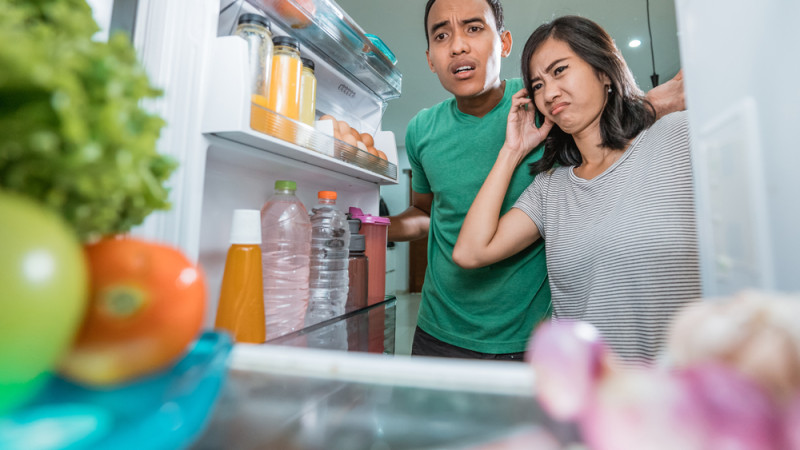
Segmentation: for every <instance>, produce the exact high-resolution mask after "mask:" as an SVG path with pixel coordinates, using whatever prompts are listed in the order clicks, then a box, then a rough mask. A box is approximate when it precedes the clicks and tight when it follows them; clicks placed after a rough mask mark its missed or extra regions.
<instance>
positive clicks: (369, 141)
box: [361, 133, 375, 147]
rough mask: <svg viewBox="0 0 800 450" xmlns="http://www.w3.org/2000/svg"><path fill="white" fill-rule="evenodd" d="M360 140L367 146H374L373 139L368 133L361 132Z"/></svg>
mask: <svg viewBox="0 0 800 450" xmlns="http://www.w3.org/2000/svg"><path fill="white" fill-rule="evenodd" d="M361 142H363V143H364V144H366V145H367V147H374V146H375V140H374V139H372V135H371V134H369V133H361Z"/></svg>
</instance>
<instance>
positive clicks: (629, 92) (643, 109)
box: [522, 16, 656, 174]
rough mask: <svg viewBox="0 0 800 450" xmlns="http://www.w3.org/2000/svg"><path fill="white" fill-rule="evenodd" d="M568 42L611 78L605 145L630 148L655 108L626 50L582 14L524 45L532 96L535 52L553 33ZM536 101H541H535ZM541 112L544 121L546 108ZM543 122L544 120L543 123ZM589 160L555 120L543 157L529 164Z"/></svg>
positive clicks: (549, 26)
mask: <svg viewBox="0 0 800 450" xmlns="http://www.w3.org/2000/svg"><path fill="white" fill-rule="evenodd" d="M551 37H552V38H553V39H557V40H559V41H562V42H566V43H567V44H568V45H569V46H570V48H571V49H572V51H573V52H575V54H577V55H578V56H579V57H580V58H581V59H582V60H584V61H586V62H587V63H588V64H589V65H590V66H592V67H593V68H594V70H595V72H596V73H597V74H598V76H599V75H600V74H603V73H604V74H606V75H607V76H608V78H609V79H610V80H611V89H612V92H611V93H609V94H608V101H607V102H606V106H605V108H604V109H603V113H602V115H601V116H600V136H601V138H602V144H601V145H602V146H603V147H607V148H611V149H615V150H624V149H625V146H626V144H627V143H628V141H630V140H631V139H633V138H634V137H636V135H638V134H639V133H640V132H641V131H642V130H644V129H645V128H647V127H649V126H650V125H652V124H653V122H655V117H656V116H655V110H654V109H653V106H652V105H651V104H650V102H648V101H647V100H645V99H644V93H642V91H641V89H639V87H638V86H637V85H636V82H635V81H634V79H633V74H632V73H631V71H630V69H629V68H628V65H627V64H626V63H625V60H624V59H623V58H622V53H620V51H619V49H617V47H616V45H614V40H613V39H611V36H609V35H608V33H606V31H605V30H603V28H601V27H600V25H597V24H596V23H594V22H592V21H591V20H589V19H585V18H583V17H578V16H563V17H559V18H557V19H555V20H553V21H551V22H549V23H546V24H544V25H542V26H540V27H539V28H537V29H536V30H535V31H534V32H533V34H531V37H529V38H528V42H526V43H525V48H524V49H523V50H522V79H523V80H524V83H525V88H526V89H527V90H528V94H529V96H530V98H533V92H532V90H531V82H530V80H531V69H530V61H531V58H533V54H534V52H536V50H537V49H538V48H539V46H541V45H542V43H544V42H545V41H546V40H547V39H549V38H551ZM534 106H535V105H534ZM536 116H537V118H538V119H539V120H540V121H541V122H544V116H543V115H542V113H541V111H539V110H538V108H537V109H536ZM541 122H540V123H541ZM582 162H583V158H581V153H580V151H578V146H577V145H575V140H574V139H573V138H572V136H571V135H569V134H567V133H565V132H564V131H562V130H561V128H559V127H558V125H553V128H552V130H550V134H549V135H548V136H547V140H546V141H545V144H544V154H543V155H542V158H541V159H540V160H539V161H536V162H534V163H531V164H530V165H529V167H530V171H531V174H536V173H539V172H543V171H545V170H549V169H550V168H551V167H553V165H554V164H559V165H563V166H579V165H580V164H581V163H582Z"/></svg>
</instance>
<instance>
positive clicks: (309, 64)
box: [300, 58, 314, 71]
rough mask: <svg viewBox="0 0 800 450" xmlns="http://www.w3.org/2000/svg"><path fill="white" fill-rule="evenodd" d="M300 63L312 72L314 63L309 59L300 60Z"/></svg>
mask: <svg viewBox="0 0 800 450" xmlns="http://www.w3.org/2000/svg"><path fill="white" fill-rule="evenodd" d="M300 61H302V62H303V66H305V67H308V68H309V69H311V70H312V71H313V70H314V61H312V60H311V59H310V58H300Z"/></svg>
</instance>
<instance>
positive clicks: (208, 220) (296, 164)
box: [115, 0, 401, 326]
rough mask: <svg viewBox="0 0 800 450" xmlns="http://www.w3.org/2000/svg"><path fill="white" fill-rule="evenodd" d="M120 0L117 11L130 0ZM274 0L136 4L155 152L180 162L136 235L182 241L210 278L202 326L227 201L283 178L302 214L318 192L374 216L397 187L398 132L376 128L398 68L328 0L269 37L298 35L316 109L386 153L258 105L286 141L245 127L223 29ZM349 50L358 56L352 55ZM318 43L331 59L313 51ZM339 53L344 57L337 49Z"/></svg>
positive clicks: (213, 289)
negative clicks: (306, 18) (157, 132)
mask: <svg viewBox="0 0 800 450" xmlns="http://www.w3.org/2000/svg"><path fill="white" fill-rule="evenodd" d="M117 3H118V4H120V5H119V7H122V4H124V3H126V2H117ZM270 3H271V2H270V1H260V0H251V1H244V0H236V1H233V2H228V1H222V2H220V1H219V0H168V1H155V0H139V1H138V3H137V4H136V16H135V17H136V19H135V22H134V28H133V39H134V45H135V47H136V48H137V51H138V52H139V55H140V58H141V59H142V61H143V64H144V66H145V68H146V70H147V71H148V73H149V74H150V77H151V80H152V82H153V83H154V84H155V85H157V86H160V87H161V88H162V89H163V90H164V96H163V97H162V98H160V99H159V100H157V101H155V102H153V104H151V105H149V106H150V107H151V108H152V110H154V111H155V112H157V113H158V114H160V115H161V116H162V117H164V118H165V119H166V121H167V126H166V127H165V128H164V130H163V131H162V135H161V138H160V141H159V143H158V145H159V149H160V151H162V152H164V153H166V154H169V155H171V156H172V157H174V158H175V159H176V160H178V161H179V163H180V167H179V169H178V170H177V171H176V173H175V174H174V175H173V178H172V179H171V180H170V183H169V187H170V189H171V202H172V209H171V210H170V211H168V212H164V213H157V214H153V215H151V216H150V217H149V218H148V220H147V221H146V222H145V223H144V224H143V225H142V226H141V227H139V228H138V229H137V230H136V231H135V234H138V235H140V236H144V237H147V238H151V239H156V240H159V241H162V242H167V243H171V244H173V245H177V246H178V247H180V248H181V249H183V250H184V252H186V253H187V255H188V256H189V257H190V258H191V259H193V260H197V261H199V263H200V265H201V266H202V268H203V270H204V271H205V274H206V277H207V282H208V299H209V301H208V310H207V314H206V325H208V326H211V325H213V317H214V312H215V311H216V302H217V297H218V295H219V288H220V283H221V279H222V272H223V269H224V263H225V256H226V252H227V249H228V246H229V243H228V238H229V232H230V222H231V218H232V214H233V210H234V209H238V208H247V209H260V208H261V206H262V205H263V203H264V202H265V201H266V200H267V198H268V197H269V196H270V195H271V194H272V192H273V186H274V183H275V181H276V180H281V179H290V180H293V181H296V182H297V186H298V189H297V195H298V197H299V198H300V200H301V201H302V202H303V203H304V205H305V206H306V208H307V209H308V210H309V211H310V210H311V208H312V207H313V206H314V205H315V204H316V203H317V198H316V194H317V192H318V191H320V190H335V191H337V193H338V199H337V205H338V206H339V208H340V209H342V210H345V211H346V210H347V207H349V206H355V207H359V208H361V209H362V210H363V211H364V212H365V213H370V214H374V215H377V214H378V201H379V195H380V186H381V185H386V184H396V183H397V153H396V148H395V142H394V136H393V134H392V133H391V132H386V131H382V130H380V119H381V116H382V114H383V111H384V110H385V108H386V103H387V102H388V101H389V100H391V99H393V98H396V97H398V96H399V95H400V81H401V75H400V74H399V72H397V71H396V69H395V68H394V67H393V65H392V64H391V63H390V62H389V61H388V60H386V57H385V56H383V55H382V54H380V52H378V51H377V49H376V48H375V47H374V46H370V45H371V44H370V45H368V44H365V43H364V42H367V43H368V42H369V41H368V40H366V38H365V37H363V32H362V31H360V29H358V28H352V27H353V24H352V23H351V22H348V20H349V18H348V17H346V15H344V16H342V17H339V16H338V15H337V14H336V12H337V11H336V10H335V9H334V8H335V5H333V4H329V3H327V2H319V3H318V7H317V11H316V13H315V14H314V15H312V17H311V18H310V20H311V21H310V22H309V25H308V26H306V27H304V29H303V30H300V31H298V30H292V29H291V28H289V27H287V26H286V25H280V24H279V23H278V22H277V21H275V20H273V21H272V23H273V26H272V31H273V35H281V34H292V35H294V36H296V37H298V39H300V41H301V53H302V54H303V55H304V56H306V57H311V58H312V59H313V60H314V61H315V63H316V67H317V69H316V71H315V72H316V75H317V80H318V89H317V92H318V103H317V117H318V118H319V117H320V116H321V115H323V114H331V115H333V116H334V117H336V118H337V119H339V120H346V121H347V122H348V123H349V124H351V126H353V127H354V128H357V129H358V130H359V131H360V132H369V133H374V135H375V140H376V147H378V148H380V149H382V150H384V151H385V152H386V155H387V160H380V159H379V158H377V157H374V156H372V155H370V154H368V153H367V152H363V151H361V150H359V149H356V148H355V147H350V146H349V145H347V144H345V143H343V142H341V141H338V140H336V139H334V138H333V137H332V136H329V134H330V130H325V129H324V123H325V121H322V122H321V123H320V124H319V125H320V126H319V127H318V128H314V127H309V126H307V125H305V124H300V123H298V122H294V121H291V120H290V119H287V118H285V117H282V116H279V115H277V114H274V113H269V112H267V113H265V114H268V115H269V117H270V118H269V120H271V121H272V122H273V124H275V123H276V124H278V126H279V127H281V129H291V130H292V139H293V142H287V141H286V140H283V139H280V138H277V137H274V136H269V135H267V134H264V133H260V132H258V131H255V130H253V129H252V128H251V127H250V119H251V108H252V107H251V103H250V92H248V91H247V85H248V83H246V82H245V80H246V77H247V73H248V69H247V64H248V62H247V56H246V55H247V52H246V43H245V41H244V40H242V39H239V38H238V37H233V36H227V34H229V33H230V31H231V30H232V29H233V26H234V24H235V22H236V19H237V18H238V15H240V14H244V13H247V12H258V13H264V12H265V11H270V9H269V5H270ZM127 7H130V4H128V5H127ZM115 8H118V6H117V5H115ZM351 28H352V29H351ZM342 30H348V33H349V34H347V35H346V34H345V33H344V32H343V31H342ZM304 33H305V34H304ZM354 39H362V41H363V42H362V41H357V40H355V41H354ZM354 48H357V49H358V51H359V52H360V53H359V52H356V53H354V54H350V53H353V49H354ZM320 49H323V50H327V51H330V52H334V51H335V52H338V55H331V54H321V53H318V52H319V51H320ZM345 53H346V54H347V57H346V58H349V59H348V60H345V57H344V56H341V55H343V54H345ZM337 56H338V59H337ZM343 62H346V63H349V65H348V66H347V67H348V70H342V67H343V66H342V65H341V64H342V63H343ZM379 145H381V146H382V148H381V147H379Z"/></svg>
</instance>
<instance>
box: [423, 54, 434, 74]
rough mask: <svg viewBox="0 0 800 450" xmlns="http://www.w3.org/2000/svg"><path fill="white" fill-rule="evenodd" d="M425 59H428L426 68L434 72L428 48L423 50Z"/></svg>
mask: <svg viewBox="0 0 800 450" xmlns="http://www.w3.org/2000/svg"><path fill="white" fill-rule="evenodd" d="M425 59H427V60H428V68H430V69H431V72H433V73H436V70H435V69H434V68H433V62H432V61H431V52H430V50H425Z"/></svg>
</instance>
